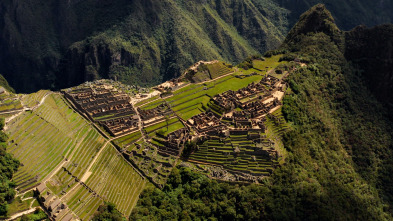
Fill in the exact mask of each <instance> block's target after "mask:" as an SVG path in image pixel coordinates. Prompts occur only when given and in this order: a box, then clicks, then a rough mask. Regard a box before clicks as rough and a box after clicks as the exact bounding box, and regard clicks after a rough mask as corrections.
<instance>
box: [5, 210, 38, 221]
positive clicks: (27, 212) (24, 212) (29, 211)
mask: <svg viewBox="0 0 393 221" xmlns="http://www.w3.org/2000/svg"><path fill="white" fill-rule="evenodd" d="M37 208H40V207H34V208H31V209H29V210H26V211H23V212H20V213H16V214H14V215H12V216H11V217H10V218H8V219H6V220H5V221H9V220H14V219H16V218H18V217H21V216H23V215H26V214H29V213H32V212H34V211H35V210H36V209H37Z"/></svg>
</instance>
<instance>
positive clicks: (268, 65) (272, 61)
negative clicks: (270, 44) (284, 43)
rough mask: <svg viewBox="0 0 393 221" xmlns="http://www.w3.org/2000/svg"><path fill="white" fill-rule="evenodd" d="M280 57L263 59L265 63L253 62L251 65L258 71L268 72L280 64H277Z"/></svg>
mask: <svg viewBox="0 0 393 221" xmlns="http://www.w3.org/2000/svg"><path fill="white" fill-rule="evenodd" d="M280 57H282V55H274V56H272V57H270V58H265V61H261V60H254V61H253V65H254V67H256V68H258V69H260V70H265V71H268V70H270V69H273V68H275V67H277V65H279V64H280V63H282V62H278V61H279V59H280Z"/></svg>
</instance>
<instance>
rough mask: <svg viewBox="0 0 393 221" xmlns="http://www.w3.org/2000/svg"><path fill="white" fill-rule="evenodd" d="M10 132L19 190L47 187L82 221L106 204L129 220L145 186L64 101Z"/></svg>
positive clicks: (25, 116) (54, 100)
mask: <svg viewBox="0 0 393 221" xmlns="http://www.w3.org/2000/svg"><path fill="white" fill-rule="evenodd" d="M7 126H8V129H7V133H9V136H10V139H9V148H8V151H9V152H10V153H12V154H13V155H14V156H15V157H16V158H17V159H19V160H20V162H21V166H20V168H19V170H18V171H17V172H16V173H15V176H14V178H13V180H14V181H15V183H16V184H17V190H19V191H21V192H23V191H25V190H30V189H32V188H34V187H36V186H37V185H38V184H40V183H41V182H45V184H46V186H47V188H48V189H47V190H46V192H48V193H50V195H52V194H53V195H54V196H56V197H57V198H59V199H61V201H62V202H63V203H66V204H67V205H68V207H69V209H71V210H72V212H73V213H75V214H76V215H77V216H79V218H80V219H82V220H89V219H90V218H91V216H92V214H93V213H94V212H95V211H96V210H97V208H98V206H99V205H102V204H103V203H104V201H109V202H113V203H115V204H116V205H117V208H118V209H119V210H120V211H121V212H122V213H123V214H124V215H126V216H128V215H129V214H130V212H131V210H132V208H133V206H134V205H135V202H136V200H137V198H138V196H139V193H140V191H142V190H143V187H144V185H145V180H144V179H143V177H141V175H139V174H138V173H137V171H136V170H135V169H134V168H133V167H132V166H131V165H130V164H129V163H127V161H126V160H125V159H124V158H123V157H122V156H121V155H120V154H119V153H118V152H117V151H116V149H115V148H114V147H113V146H112V145H111V144H110V143H109V141H107V140H106V139H105V138H104V137H103V136H102V135H101V134H100V133H99V132H97V130H96V129H94V127H92V126H91V123H90V122H88V121H87V120H86V119H85V118H83V117H82V116H80V115H79V114H78V113H77V112H75V111H74V110H73V109H72V108H71V106H70V104H69V103H68V102H67V101H66V100H65V99H64V98H63V97H62V96H61V95H59V94H50V95H48V96H47V97H46V98H45V100H44V102H43V103H42V104H41V105H40V106H38V107H37V108H35V109H33V110H32V111H26V112H23V113H22V114H20V115H19V116H17V117H15V118H14V119H12V120H11V121H10V122H9V123H7ZM138 136H139V137H140V136H141V134H140V133H139V135H137V134H135V137H138ZM126 138H128V139H132V138H131V137H129V136H128V137H126ZM123 142H126V140H123ZM104 146H106V147H104ZM103 148H105V149H103ZM98 154H99V155H98ZM46 192H45V193H46ZM45 196H46V195H45ZM67 211H68V209H67V210H64V211H63V213H62V215H65V214H66V212H67Z"/></svg>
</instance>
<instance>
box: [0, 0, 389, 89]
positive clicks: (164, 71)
mask: <svg viewBox="0 0 393 221" xmlns="http://www.w3.org/2000/svg"><path fill="white" fill-rule="evenodd" d="M317 2H324V3H326V4H327V7H328V8H329V9H331V10H332V12H333V14H334V15H335V17H336V18H337V20H338V24H339V26H340V27H341V28H344V29H345V30H349V29H351V28H353V27H355V26H356V25H358V24H362V23H365V24H367V25H374V24H380V23H386V22H390V21H391V20H392V14H391V11H392V8H393V5H392V3H391V2H390V1H369V0H359V1H352V0H344V1H343V0H329V1H327V0H300V1H292V0H231V1H226V0H204V1H202V0H199V1H179V0H163V1H153V0H133V1H129V0H118V1H111V0H83V1H81V0H69V1H58V0H33V1H22V2H19V1H13V0H3V1H0V33H1V34H0V73H2V74H4V76H5V77H6V78H7V80H8V81H9V82H10V84H11V85H12V86H13V87H14V88H15V89H16V90H17V91H20V92H33V91H37V90H38V89H44V88H52V89H59V88H64V87H68V86H74V85H76V84H79V83H82V82H84V81H86V80H91V79H95V78H100V77H105V78H108V77H113V78H114V77H115V76H116V77H117V79H119V80H122V81H123V82H126V83H132V84H134V83H137V84H143V85H146V84H149V85H155V84H157V83H158V82H161V81H163V80H166V79H170V78H172V77H174V76H178V75H179V74H180V72H182V71H183V70H184V69H185V68H187V67H188V66H190V65H191V64H192V63H194V62H196V61H198V60H212V59H220V60H224V61H226V62H232V63H233V62H235V63H237V62H239V61H241V60H243V59H244V58H245V57H247V56H248V55H250V54H255V53H261V54H262V53H264V52H265V51H267V50H269V49H273V48H275V47H277V46H278V45H279V44H280V42H281V41H282V40H283V39H284V36H285V35H286V33H287V32H288V30H289V28H290V27H291V26H292V24H293V23H295V22H296V21H297V20H298V16H299V15H300V13H302V12H303V11H305V10H306V9H308V8H309V7H311V6H312V5H314V4H316V3H317Z"/></svg>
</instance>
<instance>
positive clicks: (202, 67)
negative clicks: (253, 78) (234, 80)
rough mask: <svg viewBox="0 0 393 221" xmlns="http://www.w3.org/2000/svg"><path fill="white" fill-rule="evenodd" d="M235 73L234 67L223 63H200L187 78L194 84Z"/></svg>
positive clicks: (190, 71)
mask: <svg viewBox="0 0 393 221" xmlns="http://www.w3.org/2000/svg"><path fill="white" fill-rule="evenodd" d="M231 72H233V68H232V65H230V64H226V63H224V62H222V61H213V62H200V63H199V64H198V65H197V66H196V67H194V68H191V69H190V70H189V71H188V73H186V75H185V78H186V79H188V80H189V81H191V82H193V83H199V82H203V81H208V80H212V79H215V78H218V77H220V76H223V75H226V74H229V73H231Z"/></svg>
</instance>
